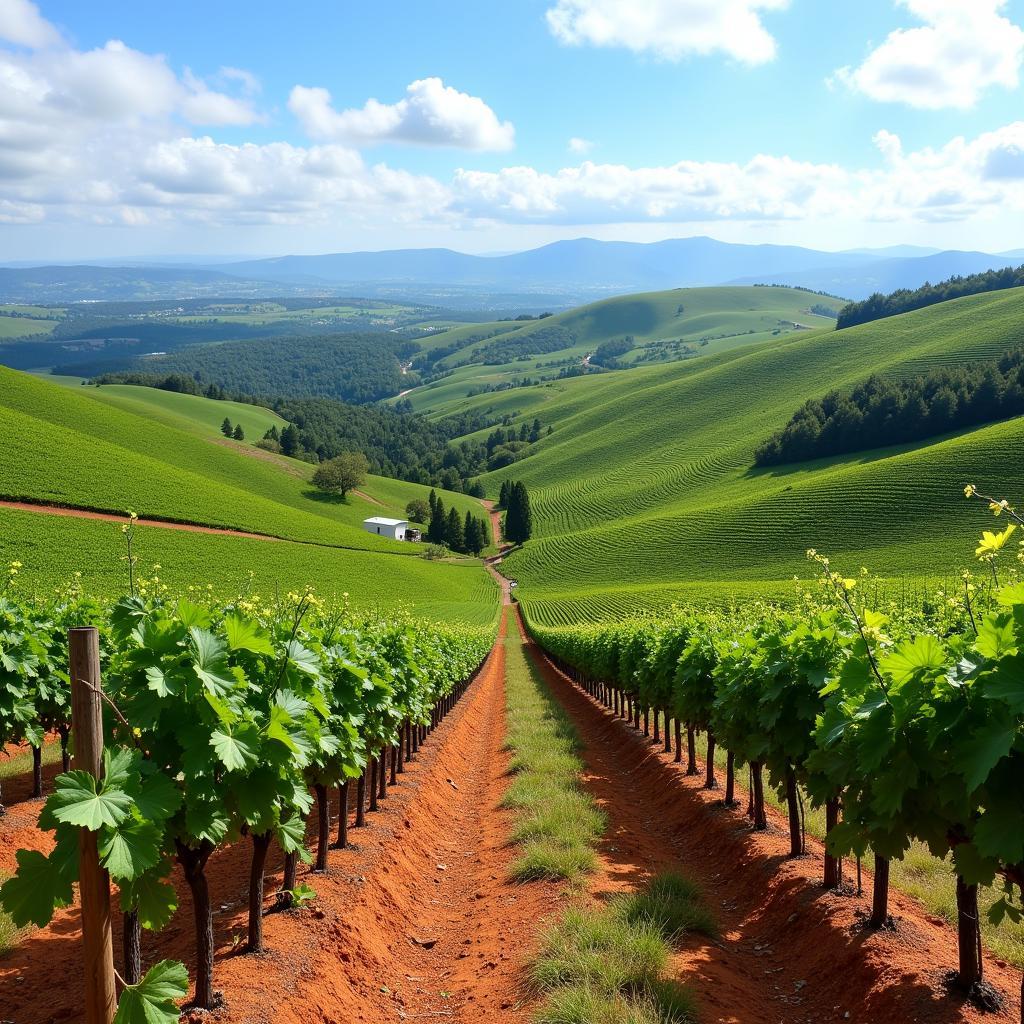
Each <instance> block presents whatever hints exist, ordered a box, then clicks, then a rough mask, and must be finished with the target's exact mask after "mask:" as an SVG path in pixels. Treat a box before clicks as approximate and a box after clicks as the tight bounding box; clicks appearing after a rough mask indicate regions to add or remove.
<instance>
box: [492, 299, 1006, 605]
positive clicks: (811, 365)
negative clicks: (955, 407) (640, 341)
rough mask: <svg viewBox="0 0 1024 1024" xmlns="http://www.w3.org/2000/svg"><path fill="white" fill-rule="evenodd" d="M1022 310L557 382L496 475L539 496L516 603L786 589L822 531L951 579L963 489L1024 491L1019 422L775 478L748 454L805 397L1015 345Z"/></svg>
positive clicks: (873, 558) (865, 558) (907, 321)
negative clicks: (541, 434)
mask: <svg viewBox="0 0 1024 1024" xmlns="http://www.w3.org/2000/svg"><path fill="white" fill-rule="evenodd" d="M947 307H951V308H947ZM1022 309H1024V293H1022V291H1021V290H1020V289H1018V290H1015V291H1012V292H1003V293H999V294H997V295H983V296H973V297H970V298H966V299H961V300H956V301H954V302H952V303H946V304H944V306H943V307H932V308H930V309H926V310H922V311H918V312H915V313H910V314H906V315H903V316H899V317H893V318H891V319H888V320H884V321H880V322H878V323H875V324H868V325H864V326H862V327H856V328H851V329H849V330H845V331H839V332H836V331H833V332H818V333H815V334H813V335H811V334H808V335H805V336H802V337H801V336H799V335H795V336H794V335H791V336H789V337H788V338H784V339H779V340H776V341H773V342H766V343H763V344H761V345H757V346H747V347H744V348H737V349H733V350H731V351H729V352H726V353H722V354H720V355H717V356H715V355H712V356H707V357H702V358H700V359H694V360H690V361H688V362H684V363H682V364H678V365H672V366H669V367H651V368H643V369H636V370H628V371H618V372H615V373H611V374H604V375H601V376H599V377H596V378H577V379H574V380H569V381H563V382H559V383H560V384H561V385H564V387H563V388H562V390H561V391H559V392H557V393H555V392H552V394H551V400H550V401H548V402H547V403H546V404H545V406H544V413H543V415H544V422H545V423H551V424H552V425H553V426H554V432H553V433H552V435H551V436H550V437H546V438H544V439H543V440H542V441H541V443H540V444H539V445H538V449H537V451H536V453H534V454H532V455H531V456H530V458H528V459H526V460H524V461H522V462H520V463H517V464H515V465H514V466H512V467H510V468H508V469H505V470H501V471H499V472H496V473H493V474H490V475H489V476H488V477H486V478H485V479H486V481H487V488H488V491H489V492H492V491H496V489H497V487H498V485H499V484H500V482H501V481H502V480H503V479H508V478H515V479H522V480H523V481H524V482H525V483H526V484H527V486H528V487H529V488H530V492H531V499H532V502H533V510H534V526H535V536H536V538H537V539H536V540H535V541H533V542H531V544H529V545H528V546H527V547H526V548H525V549H524V550H522V551H517V552H515V553H513V554H512V555H511V556H510V557H509V559H508V560H507V564H508V567H509V569H508V571H509V572H510V574H511V575H513V576H515V577H516V579H517V580H518V581H519V582H520V584H521V585H522V587H523V590H522V591H521V597H522V599H523V600H525V601H530V600H537V601H540V600H544V599H546V598H547V597H548V595H549V594H555V593H557V594H559V595H564V596H565V597H566V598H567V599H569V600H570V603H571V601H572V599H573V598H572V595H571V590H572V589H576V590H577V591H578V593H577V594H576V595H575V597H576V599H578V600H579V601H580V602H581V604H580V605H579V608H578V613H579V615H580V617H581V618H582V617H584V616H586V615H589V614H592V613H593V610H594V608H595V605H594V602H593V601H592V600H590V599H589V598H588V594H589V593H590V592H591V591H597V590H607V589H608V588H611V587H619V588H623V587H625V588H629V590H631V591H633V594H632V595H631V596H630V599H629V603H630V606H631V607H633V608H636V607H639V606H641V605H642V604H643V601H642V600H640V599H639V592H640V591H641V590H642V589H643V587H644V585H645V584H649V585H651V586H652V588H653V590H652V602H653V603H654V604H659V605H660V604H662V603H663V602H662V601H661V599H659V597H658V594H657V591H658V590H659V589H661V588H663V587H665V586H667V585H669V584H675V585H677V586H681V585H683V584H685V583H686V582H687V581H705V582H709V581H712V580H716V579H720V580H723V581H726V582H728V583H736V584H744V583H749V582H750V581H753V580H764V581H775V582H778V581H783V580H786V579H790V578H791V577H792V576H793V575H794V574H798V573H799V572H800V571H801V570H802V567H803V552H804V551H805V550H806V548H808V547H812V546H814V545H815V544H817V543H819V542H820V540H821V537H822V535H823V531H827V533H826V535H827V536H828V537H829V538H831V539H832V552H833V554H834V555H835V556H837V557H848V558H849V559H850V560H851V561H852V560H856V564H855V565H854V566H853V568H857V567H858V566H859V565H861V564H866V565H868V566H869V568H870V569H871V570H872V571H873V572H878V573H883V574H891V575H902V574H905V573H906V574H915V575H920V574H929V573H941V572H944V571H945V570H946V568H947V567H948V566H949V565H950V564H951V560H953V561H955V560H956V559H958V558H960V552H959V551H958V550H957V549H956V548H955V543H953V542H951V541H950V529H949V528H950V526H951V525H957V526H960V527H962V526H963V525H964V524H965V523H967V522H969V521H970V520H969V518H968V517H970V516H971V515H972V513H971V512H970V511H969V510H967V509H965V508H964V506H963V503H962V499H960V498H959V489H958V488H959V487H960V486H962V485H963V483H965V482H966V481H967V480H968V479H978V480H992V479H998V480H999V482H1000V487H1002V488H1003V489H1005V490H1006V492H1008V493H1011V494H1018V493H1021V491H1022V490H1024V470H1022V469H1021V467H1020V462H1019V459H1018V458H1017V454H1016V453H1018V452H1019V451H1020V445H1021V443H1022V439H1024V425H1022V421H1020V420H1010V421H1006V422H1003V423H996V424H992V425H990V426H986V427H983V428H979V429H975V430H971V431H967V432H964V433H962V434H960V435H956V436H953V437H946V438H942V437H939V438H934V439H929V440H928V441H926V442H923V443H919V444H916V445H905V446H902V447H896V448H890V449H882V450H878V451H872V452H866V453H858V454H857V455H853V456H845V457H841V458H834V459H824V460H819V461H817V462H811V463H804V464H799V465H795V466H787V467H783V468H779V469H775V470H771V471H768V470H754V469H753V468H752V463H753V449H754V447H756V445H757V444H758V443H759V442H760V441H761V440H763V439H764V438H765V437H767V436H768V435H769V434H770V433H771V432H772V431H773V430H775V429H777V427H778V426H781V425H782V424H783V423H785V422H786V420H787V419H788V418H789V416H790V415H791V414H792V413H793V412H794V411H795V409H796V408H798V407H799V405H800V404H802V402H803V401H804V400H805V399H806V397H807V396H808V395H815V394H824V393H825V392H827V391H828V390H831V389H833V388H836V387H843V386H846V385H848V384H853V383H857V382H859V381H861V380H863V379H865V378H866V377H867V376H869V375H870V374H871V373H879V374H883V375H884V374H888V373H893V374H899V373H909V372H919V371H920V370H921V369H922V368H927V367H929V366H936V365H941V364H944V363H949V362H951V361H961V362H962V361H965V360H970V359H972V358H990V357H991V356H992V355H994V354H998V353H1000V352H1002V351H1005V350H1006V349H1008V348H1010V347H1012V346H1013V345H1014V344H1016V342H1017V340H1018V335H1017V329H1016V326H1015V324H1016V323H1017V322H1018V318H1019V316H1020V315H1021V311H1022ZM968 325H969V328H970V329H968ZM568 581H571V582H568ZM582 602H585V604H584V603H582ZM618 607H619V608H621V607H622V606H621V605H620V606H618ZM562 614H570V613H569V612H567V611H565V612H563V613H562ZM572 614H575V613H572Z"/></svg>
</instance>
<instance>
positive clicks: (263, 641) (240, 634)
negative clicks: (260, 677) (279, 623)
mask: <svg viewBox="0 0 1024 1024" xmlns="http://www.w3.org/2000/svg"><path fill="white" fill-rule="evenodd" d="M224 633H225V635H226V636H227V640H228V647H229V648H230V649H231V650H232V651H251V652H252V653H253V654H269V655H273V653H274V645H273V644H272V643H271V642H270V636H269V635H268V633H267V631H266V630H265V629H263V627H262V626H260V624H259V623H258V622H253V621H252V620H251V619H243V618H242V616H241V615H237V614H235V613H232V614H230V615H228V616H227V617H226V618H225V619H224Z"/></svg>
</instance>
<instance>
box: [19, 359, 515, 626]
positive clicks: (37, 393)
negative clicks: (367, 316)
mask: <svg viewBox="0 0 1024 1024" xmlns="http://www.w3.org/2000/svg"><path fill="white" fill-rule="evenodd" d="M224 406H225V404H224V403H219V402H213V401H212V400H210V399H205V398H196V397H193V396H186V395H175V396H168V395H167V393H165V392H160V391H155V390H152V389H147V388H130V387H123V388H121V387H119V388H115V389H111V390H110V391H108V390H107V389H105V388H104V389H94V388H88V389H85V388H77V389H75V388H66V387H61V386H60V384H58V383H52V382H50V381H47V380H40V379H37V378H33V377H30V376H28V375H26V374H22V373H18V372H16V371H12V370H6V369H0V430H2V431H3V434H4V437H5V446H4V457H3V460H2V462H0V498H3V499H26V500H28V501H30V502H32V503H50V504H56V505H64V506H70V507H75V508H83V509H94V510H100V511H110V512H116V513H123V512H124V510H126V509H129V508H131V509H133V510H134V511H136V512H137V513H139V514H140V515H141V516H144V517H152V518H155V519H167V520H171V521H175V522H187V523H196V524H202V525H207V526H211V527H223V528H232V529H239V530H244V531H247V532H252V533H258V534H265V535H268V536H270V537H274V538H279V540H278V541H276V542H270V541H264V540H250V539H244V538H236V537H229V536H224V535H201V534H195V533H180V532H175V531H170V530H161V529H159V528H155V527H149V528H144V529H142V530H141V531H140V532H141V533H142V534H143V536H142V537H140V541H139V553H140V557H141V558H142V562H143V565H150V564H152V563H154V562H159V563H160V564H161V565H162V566H163V569H162V572H161V576H162V577H163V578H164V579H165V580H167V582H169V583H171V582H177V583H179V584H181V585H184V584H185V583H193V582H195V581H196V580H202V581H204V582H209V583H210V584H213V585H214V586H215V587H216V588H217V589H218V590H223V591H226V592H227V593H229V594H230V593H236V592H238V591H239V589H241V588H244V587H247V586H249V585H250V584H249V574H250V572H251V573H253V575H254V582H255V585H256V586H257V587H259V588H260V589H263V590H264V591H271V592H273V591H274V590H275V589H278V588H289V587H296V586H305V585H306V584H307V583H309V582H310V581H316V582H317V585H318V587H319V589H321V590H322V591H324V592H336V593H340V592H343V591H345V592H348V593H349V594H351V597H352V600H353V602H355V603H356V604H358V605H359V606H361V607H374V606H379V607H387V608H389V609H393V608H396V607H406V608H410V609H413V610H417V611H419V612H420V613H421V614H432V615H437V616H439V617H445V616H449V615H453V616H455V617H461V618H467V617H468V618H470V619H473V620H475V621H488V620H489V619H490V617H491V616H492V615H493V613H494V607H495V605H494V601H495V596H496V590H495V587H494V585H493V583H492V582H491V580H490V579H489V578H488V577H487V576H486V575H485V573H484V572H483V570H482V569H481V568H480V566H479V563H477V562H466V563H462V564H457V563H441V564H435V563H429V562H427V561H426V560H424V559H422V558H420V557H418V555H419V554H420V553H421V551H420V549H418V548H415V547H414V546H413V545H410V544H401V543H398V542H395V541H387V540H384V539H382V538H379V537H376V536H371V535H370V534H368V533H366V532H365V531H364V530H362V528H361V525H360V524H361V522H362V520H363V519H364V518H366V517H367V516H370V515H387V514H393V515H396V516H402V515H404V506H405V503H406V502H408V501H409V500H410V499H411V498H413V497H425V496H426V494H427V493H428V491H429V488H426V487H421V486H419V485H416V484H406V483H402V482H400V481H394V480H384V479H381V478H373V477H371V478H368V480H367V483H366V485H365V487H364V488H362V489H361V493H360V494H358V495H350V497H349V499H348V500H347V501H346V502H341V501H337V500H328V501H325V500H324V496H323V495H321V494H319V493H318V492H316V491H315V490H314V489H313V488H312V486H311V485H310V483H309V478H310V476H311V475H312V472H313V467H312V466H309V465H307V464H305V463H301V462H295V461H293V460H290V459H285V458H283V457H280V456H273V455H270V454H268V453H264V452H262V451H260V450H259V449H255V448H253V447H252V446H251V445H247V444H244V443H239V442H234V441H228V440H227V439H225V438H223V437H221V436H219V429H218V428H219V423H220V420H221V419H223V417H224V415H225V411H224ZM248 409H251V407H243V410H242V411H243V413H244V414H245V415H255V416H261V415H272V414H270V413H269V412H268V411H267V410H255V409H253V410H252V411H251V412H246V410H248ZM443 497H444V499H445V502H446V504H447V505H449V506H452V505H454V506H455V507H457V508H459V509H460V511H463V512H464V511H465V510H466V509H472V510H473V511H474V512H475V513H478V514H479V513H482V509H481V508H480V505H479V502H476V501H475V500H474V499H472V498H469V497H467V496H465V495H454V494H449V493H446V492H444V493H443ZM122 554H123V550H122V539H121V536H120V532H119V530H117V528H116V527H113V526H111V525H110V524H109V523H98V522H94V521H87V520H79V519H67V518H63V517H61V518H58V517H53V516H47V515H43V514H40V513H38V512H28V511H17V510H12V509H5V508H0V561H3V560H11V559H18V560H20V561H22V562H23V563H24V570H23V571H24V573H25V579H26V580H27V581H29V583H31V584H33V585H45V586H49V585H53V584H55V583H57V582H59V581H62V580H66V579H67V578H68V574H69V573H70V571H71V570H72V568H73V569H82V568H83V567H87V568H85V569H84V570H83V571H84V573H85V576H86V582H87V583H88V585H89V586H90V587H91V588H92V589H93V590H95V591H97V592H102V593H113V592H115V591H117V590H119V589H121V588H123V586H124V578H125V572H124V565H123V561H122V558H121V555H122Z"/></svg>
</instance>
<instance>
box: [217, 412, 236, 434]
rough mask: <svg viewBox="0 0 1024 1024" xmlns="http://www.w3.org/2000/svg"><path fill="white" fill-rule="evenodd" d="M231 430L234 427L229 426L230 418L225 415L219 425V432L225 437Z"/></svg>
mask: <svg viewBox="0 0 1024 1024" xmlns="http://www.w3.org/2000/svg"><path fill="white" fill-rule="evenodd" d="M233 431H234V428H233V427H232V426H231V420H229V419H228V418H227V416H225V417H224V422H223V423H222V424H221V425H220V432H221V433H222V434H223V435H224V436H225V437H230V436H231V434H232V432H233Z"/></svg>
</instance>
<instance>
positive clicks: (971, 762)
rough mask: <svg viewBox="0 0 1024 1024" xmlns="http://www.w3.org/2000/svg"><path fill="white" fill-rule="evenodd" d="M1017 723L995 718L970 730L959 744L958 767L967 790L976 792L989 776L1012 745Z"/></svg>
mask: <svg viewBox="0 0 1024 1024" xmlns="http://www.w3.org/2000/svg"><path fill="white" fill-rule="evenodd" d="M1015 725H1016V723H1015V722H1014V721H1013V720H1012V719H1011V720H1010V721H1009V722H1006V721H1003V720H1000V719H993V720H992V721H989V722H985V723H984V724H983V725H981V726H980V727H978V728H976V729H973V730H971V732H970V733H969V735H968V736H967V738H966V739H965V740H964V741H962V742H961V743H959V744H957V748H956V750H957V753H958V754H959V758H958V768H959V772H960V774H961V775H963V777H964V779H965V781H966V783H967V789H968V792H971V793H973V792H974V791H975V790H976V789H977V788H978V787H979V786H980V785H982V783H983V782H984V781H985V780H986V779H987V778H988V776H989V773H990V772H991V771H992V769H993V768H995V766H996V765H997V764H998V763H999V761H1000V760H1001V759H1002V758H1004V757H1005V756H1006V755H1007V754H1008V753H1009V752H1010V748H1011V747H1012V746H1013V741H1014V738H1015V736H1016V732H1017V730H1016V727H1015Z"/></svg>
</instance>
